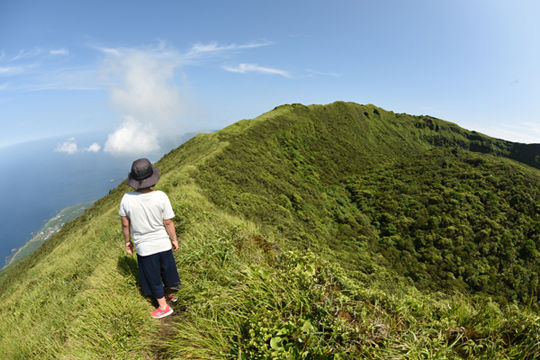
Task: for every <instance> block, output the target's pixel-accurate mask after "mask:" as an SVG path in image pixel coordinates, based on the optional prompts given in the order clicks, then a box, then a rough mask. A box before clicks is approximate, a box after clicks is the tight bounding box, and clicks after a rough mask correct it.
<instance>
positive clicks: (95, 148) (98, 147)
mask: <svg viewBox="0 0 540 360" xmlns="http://www.w3.org/2000/svg"><path fill="white" fill-rule="evenodd" d="M84 150H85V151H88V152H94V153H97V152H99V150H101V145H99V144H98V143H93V144H92V145H90V146H89V147H87V148H86V149H84Z"/></svg>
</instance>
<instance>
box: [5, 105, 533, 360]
mask: <svg viewBox="0 0 540 360" xmlns="http://www.w3.org/2000/svg"><path fill="white" fill-rule="evenodd" d="M535 151H536V152H537V153H536V154H535V153H534V152H535ZM538 155H540V154H539V153H538V151H537V149H536V148H535V147H534V146H530V147H529V146H526V145H520V144H513V143H509V142H504V141H502V140H496V139H492V138H489V137H486V136H484V135H481V134H477V133H473V132H468V131H466V130H464V129H461V128H459V127H458V126H457V125H454V124H451V123H448V122H445V121H442V120H438V119H434V118H431V117H426V116H420V117H417V116H410V115H406V114H394V113H392V112H387V111H384V110H382V109H380V108H377V107H375V106H373V105H364V106H362V105H358V104H351V103H342V102H339V103H335V104H330V105H326V106H320V105H312V106H303V105H299V104H295V105H286V106H281V107H278V108H276V109H275V110H273V111H270V112H268V113H266V114H264V115H262V116H261V117H259V118H257V119H254V120H243V121H240V122H238V123H236V124H233V125H231V126H229V127H228V128H226V129H223V130H221V131H219V132H217V133H213V134H201V135H198V136H196V137H195V138H193V139H191V140H190V141H188V142H187V143H186V144H184V145H183V146H181V147H180V148H178V149H175V150H173V151H171V152H170V153H169V154H167V155H166V156H164V157H163V159H161V160H160V161H159V163H158V164H157V166H159V168H160V173H161V175H162V179H161V180H160V182H159V183H158V189H161V190H164V191H166V192H167V193H168V194H169V196H170V198H171V202H172V204H173V207H174V210H175V213H176V214H177V215H176V218H175V223H176V227H177V232H178V234H179V240H180V242H181V246H180V249H179V251H178V252H176V253H175V258H176V261H177V264H178V268H179V272H180V276H181V279H182V281H183V287H182V289H181V291H180V292H179V295H180V300H179V303H178V304H176V305H175V306H174V308H175V313H174V314H173V315H172V316H171V317H168V318H165V319H162V320H161V321H155V320H154V319H151V317H150V316H149V313H150V311H151V309H152V307H153V305H152V304H151V302H150V301H148V300H147V299H145V298H143V297H142V296H141V295H140V293H139V290H138V285H137V281H138V279H137V277H138V274H137V270H136V259H135V258H134V257H132V256H128V255H127V254H126V253H125V251H124V247H123V238H122V234H121V229H120V222H119V218H118V215H117V213H118V204H119V202H120V198H121V196H122V194H123V193H124V192H126V191H129V189H128V188H127V187H126V186H125V184H122V185H121V186H120V187H119V188H117V189H115V190H113V191H112V192H111V193H110V194H109V195H108V196H106V197H104V198H103V199H101V200H99V201H97V202H96V203H95V204H94V206H93V207H92V208H91V209H89V210H88V211H87V212H86V213H85V214H84V215H82V216H81V217H79V218H77V219H76V220H74V221H72V222H70V223H69V224H67V225H66V226H64V227H63V229H62V230H61V231H60V232H59V233H58V234H56V235H54V236H52V238H51V239H50V240H48V241H47V242H45V243H44V244H43V246H41V247H40V248H39V249H38V250H37V251H35V252H34V253H33V254H31V255H30V256H28V257H27V258H26V259H24V260H22V261H20V262H19V263H17V264H15V266H13V267H12V268H11V269H10V271H9V273H8V274H7V276H6V278H5V281H4V282H3V283H1V284H0V316H2V320H3V323H2V327H1V328H0V353H2V354H4V357H5V358H8V359H23V358H39V359H57V358H66V359H102V358H115V359H362V358H366V359H534V358H536V357H537V356H539V354H540V317H539V315H538V305H539V304H538V262H539V254H538V249H539V246H540V243H539V238H538V236H539V235H538V234H540V232H539V231H538V230H539V228H538V226H539V224H540V223H539V219H538V210H539V209H540V194H539V191H538V185H539V183H540V172H539V171H538V170H537V169H534V168H532V167H529V166H527V165H523V164H521V163H517V162H515V160H521V161H523V162H526V163H527V164H528V165H530V166H534V167H537V164H536V163H535V159H537V158H538ZM512 159H513V160H512ZM126 166H127V167H129V164H126ZM23 338H24V339H25V341H21V339H23Z"/></svg>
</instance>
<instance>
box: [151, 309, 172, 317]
mask: <svg viewBox="0 0 540 360" xmlns="http://www.w3.org/2000/svg"><path fill="white" fill-rule="evenodd" d="M173 312H174V310H173V309H171V311H169V312H166V313H165V314H161V315H160V316H152V317H153V318H154V319H161V318H164V317H165V316H169V315H171V314H172V313H173Z"/></svg>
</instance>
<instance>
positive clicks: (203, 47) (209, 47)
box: [186, 41, 272, 57]
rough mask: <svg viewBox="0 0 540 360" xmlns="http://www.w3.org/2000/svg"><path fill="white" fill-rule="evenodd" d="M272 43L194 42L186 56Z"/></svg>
mask: <svg viewBox="0 0 540 360" xmlns="http://www.w3.org/2000/svg"><path fill="white" fill-rule="evenodd" d="M268 45H272V42H269V41H267V42H258V43H250V44H243V45H237V44H231V45H218V44H217V43H216V42H212V43H209V44H200V43H198V44H195V45H193V47H192V48H191V50H190V51H189V52H188V53H187V54H186V57H197V56H201V55H208V54H217V53H222V52H227V51H236V50H243V49H254V48H258V47H263V46H268Z"/></svg>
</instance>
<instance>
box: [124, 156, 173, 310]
mask: <svg viewBox="0 0 540 360" xmlns="http://www.w3.org/2000/svg"><path fill="white" fill-rule="evenodd" d="M158 180H159V169H158V168H157V167H152V164H151V163H150V161H149V160H148V159H145V158H143V159H138V160H135V161H134V162H133V164H132V165H131V172H130V173H129V175H128V181H127V184H128V185H129V186H130V187H132V188H133V189H135V191H132V192H129V193H126V194H124V197H123V198H122V201H121V203H120V211H119V214H120V217H121V219H122V232H123V234H124V239H125V241H126V251H127V252H128V254H133V251H134V250H136V251H137V263H138V267H139V276H140V278H141V288H142V292H143V294H144V295H147V296H153V297H154V298H155V299H156V300H157V303H158V305H159V306H158V307H157V308H156V309H155V310H154V311H152V316H153V317H154V318H156V319H159V318H162V317H165V316H168V315H170V314H172V313H173V309H172V308H171V307H170V306H169V304H167V301H166V297H165V296H166V295H167V296H168V297H169V298H171V299H173V300H174V299H176V298H175V297H174V294H173V293H174V291H176V290H177V289H178V287H179V286H180V277H179V276H178V270H177V268H176V263H175V261H174V256H173V251H176V250H178V240H177V238H176V231H175V228H174V222H173V220H172V219H173V218H174V212H173V209H172V206H171V202H170V201H169V198H168V196H167V195H166V194H165V193H164V192H162V191H159V190H158V191H156V190H152V189H151V187H152V186H154V185H155V184H156V183H157V182H158ZM131 237H133V241H132V240H131Z"/></svg>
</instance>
